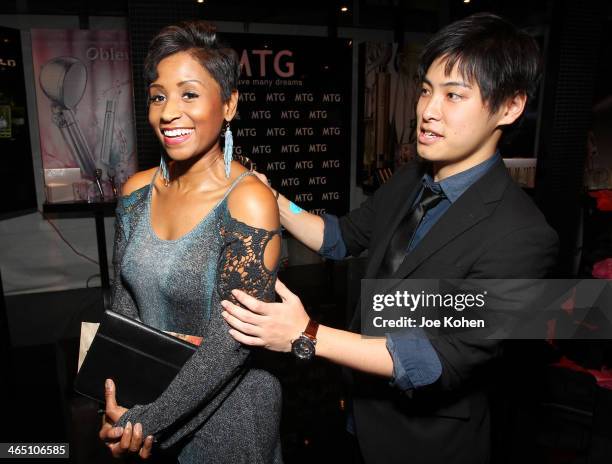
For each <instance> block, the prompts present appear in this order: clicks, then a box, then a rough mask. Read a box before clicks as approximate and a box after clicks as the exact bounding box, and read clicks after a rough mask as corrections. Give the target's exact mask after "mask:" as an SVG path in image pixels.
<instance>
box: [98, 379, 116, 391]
mask: <svg viewBox="0 0 612 464" xmlns="http://www.w3.org/2000/svg"><path fill="white" fill-rule="evenodd" d="M98 385H99V384H98ZM104 386H105V388H106V389H107V390H110V389H111V388H113V382H112V381H111V379H106V382H104Z"/></svg>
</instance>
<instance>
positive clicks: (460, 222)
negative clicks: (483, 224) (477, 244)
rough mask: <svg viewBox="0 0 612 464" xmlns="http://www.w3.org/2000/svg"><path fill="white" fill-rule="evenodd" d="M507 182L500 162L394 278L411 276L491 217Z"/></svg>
mask: <svg viewBox="0 0 612 464" xmlns="http://www.w3.org/2000/svg"><path fill="white" fill-rule="evenodd" d="M508 180H509V176H508V173H507V171H506V168H505V166H504V164H503V161H501V160H500V161H499V162H498V163H496V164H494V165H493V166H492V167H491V169H490V170H489V171H488V172H487V173H486V174H485V175H483V176H482V177H481V178H480V179H479V180H478V181H476V183H474V185H472V186H471V187H470V188H468V189H467V190H466V191H465V192H464V193H463V195H461V196H460V197H459V198H458V199H457V201H455V203H453V204H452V205H451V206H450V208H449V209H448V210H447V211H446V212H445V213H444V215H443V216H442V217H441V218H440V219H439V220H438V222H436V224H434V226H433V227H432V228H431V230H430V231H429V232H428V233H427V235H426V236H425V237H423V239H422V240H421V241H420V242H419V244H418V245H417V246H416V247H415V248H414V250H412V252H411V253H410V254H408V255H407V256H406V258H405V259H404V261H403V262H402V264H401V265H400V267H399V268H398V269H397V271H396V272H395V274H394V275H393V277H392V278H396V279H401V278H404V277H406V276H408V275H410V274H411V273H412V272H413V271H414V270H415V269H416V268H417V266H419V265H420V264H421V263H422V262H423V261H425V260H426V259H427V258H429V257H430V256H431V255H432V254H433V253H435V252H436V251H438V250H439V249H440V248H441V247H443V246H444V245H446V244H447V243H449V242H450V241H451V240H453V239H454V238H455V237H457V236H459V235H461V234H463V233H465V232H466V231H467V230H469V229H470V228H471V227H473V226H474V225H476V224H478V223H479V222H480V221H482V220H483V219H485V218H486V217H487V216H489V215H490V214H491V213H492V212H493V210H494V208H495V206H496V203H497V202H499V200H500V199H501V197H502V195H503V192H504V190H505V188H506V185H507V183H508Z"/></svg>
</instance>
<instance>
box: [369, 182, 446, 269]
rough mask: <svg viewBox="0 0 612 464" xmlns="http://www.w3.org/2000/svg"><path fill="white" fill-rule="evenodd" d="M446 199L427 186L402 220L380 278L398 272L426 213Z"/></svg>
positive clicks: (383, 263)
mask: <svg viewBox="0 0 612 464" xmlns="http://www.w3.org/2000/svg"><path fill="white" fill-rule="evenodd" d="M444 198H446V196H445V195H444V193H435V192H433V191H432V190H431V189H430V188H428V187H427V186H425V187H424V188H423V194H422V195H421V199H420V200H419V202H418V203H417V204H416V205H415V206H414V207H413V208H412V209H411V210H410V212H409V213H408V214H407V215H406V216H405V217H404V219H402V220H401V222H400V223H399V225H398V226H397V229H396V230H395V232H394V233H393V236H392V237H391V241H390V242H389V246H388V247H387V251H386V253H385V257H384V259H383V261H382V263H381V266H380V269H379V271H378V276H377V277H378V278H388V277H391V276H392V275H393V274H394V273H395V271H397V268H398V267H399V266H400V264H402V261H403V260H404V258H405V257H406V253H407V252H408V246H409V245H410V242H411V240H412V237H413V236H414V233H415V232H416V230H417V227H418V226H419V224H420V223H421V221H422V220H423V217H424V216H425V213H427V211H429V210H430V209H431V208H433V207H434V206H436V205H437V204H438V203H440V201H442V200H443V199H444Z"/></svg>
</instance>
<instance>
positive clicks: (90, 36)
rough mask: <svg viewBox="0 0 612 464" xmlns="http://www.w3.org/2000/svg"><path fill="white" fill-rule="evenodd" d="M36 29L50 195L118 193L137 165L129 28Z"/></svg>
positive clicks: (42, 141)
mask: <svg viewBox="0 0 612 464" xmlns="http://www.w3.org/2000/svg"><path fill="white" fill-rule="evenodd" d="M31 33H32V55H33V62H34V73H35V77H36V102H37V107H38V125H39V130H40V146H41V153H42V161H43V168H44V170H45V184H46V190H47V199H48V200H49V201H70V200H86V199H89V200H90V201H91V192H92V191H94V193H95V190H96V189H95V187H96V186H97V185H100V184H101V185H102V187H103V188H102V189H98V191H99V190H103V192H100V193H105V194H106V197H107V198H108V197H109V196H112V195H116V193H117V191H118V189H119V188H120V186H121V184H122V183H123V182H124V181H125V180H126V179H127V178H128V177H129V176H130V175H131V174H132V173H133V172H134V171H135V170H136V167H137V162H136V148H135V135H134V132H135V131H134V120H133V111H132V105H133V98H132V97H133V96H132V81H131V66H130V58H129V46H128V40H127V32H126V31H122V30H113V31H109V30H93V31H89V30H57V29H53V30H51V29H50V30H46V29H37V30H32V31H31ZM88 191H89V193H88ZM88 195H89V196H88ZM102 196H104V195H102Z"/></svg>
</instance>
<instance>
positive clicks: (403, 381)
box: [319, 152, 500, 390]
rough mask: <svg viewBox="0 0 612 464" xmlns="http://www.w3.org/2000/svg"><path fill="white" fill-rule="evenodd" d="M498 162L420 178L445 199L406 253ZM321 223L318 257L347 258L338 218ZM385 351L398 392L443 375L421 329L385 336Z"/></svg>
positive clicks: (427, 216) (495, 157)
mask: <svg viewBox="0 0 612 464" xmlns="http://www.w3.org/2000/svg"><path fill="white" fill-rule="evenodd" d="M499 159H500V155H499V152H496V153H495V154H494V155H493V156H492V157H491V158H489V159H487V160H486V161H484V162H482V163H480V164H478V165H476V166H474V167H472V168H470V169H467V170H465V171H463V172H460V173H458V174H455V175H453V176H450V177H447V178H446V179H444V180H442V181H440V182H434V180H433V178H432V177H431V175H429V174H424V175H423V178H422V179H421V181H422V183H423V186H425V185H426V186H427V187H428V188H430V189H431V190H433V191H434V192H436V193H440V192H443V193H444V195H445V196H446V198H445V199H443V200H442V201H440V202H439V203H438V204H437V205H436V206H435V207H433V208H431V209H430V210H429V211H427V213H426V214H425V216H424V217H423V220H422V221H421V223H420V224H419V226H418V227H417V229H416V231H415V233H414V235H413V237H412V240H411V241H410V243H409V244H408V246H407V249H406V253H409V252H411V251H412V250H413V249H414V248H415V247H416V246H417V245H418V244H419V242H420V241H421V240H422V239H423V237H424V236H425V235H427V233H428V232H429V231H430V230H431V228H432V227H433V225H434V224H435V223H436V222H437V221H438V220H439V219H440V218H441V217H442V216H443V215H444V213H445V212H446V210H448V208H450V206H451V205H452V204H453V203H454V202H455V201H457V199H458V198H459V197H460V196H461V195H462V194H463V193H464V192H465V191H466V190H467V189H468V188H469V187H470V186H471V185H472V184H474V183H475V182H476V181H477V180H478V179H480V178H481V177H482V176H483V175H484V174H485V173H486V172H487V171H488V170H489V169H491V167H492V166H493V165H494V164H495V163H497V162H498V160H499ZM421 195H422V189H421V192H419V194H418V195H417V198H416V199H415V201H414V203H413V206H414V205H416V204H417V202H418V201H419V200H420V199H421ZM323 221H324V231H323V244H322V246H321V249H320V250H319V254H320V255H321V256H323V257H325V258H330V259H336V260H337V259H342V258H344V257H346V253H347V250H346V245H345V243H344V241H343V239H342V232H341V230H340V225H339V222H338V218H337V217H336V216H333V215H329V214H326V215H324V216H323ZM387 349H388V350H389V353H390V354H391V358H392V359H393V378H392V379H391V385H392V386H395V387H397V388H399V389H400V390H410V389H412V388H419V387H424V386H426V385H430V384H432V383H434V382H435V381H436V380H438V378H439V377H440V375H441V374H442V364H441V363H440V358H439V357H438V354H437V353H436V351H435V350H434V348H433V346H432V345H431V343H430V342H429V339H428V338H427V335H426V334H425V332H423V330H422V329H411V330H402V331H398V332H394V333H391V334H387Z"/></svg>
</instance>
